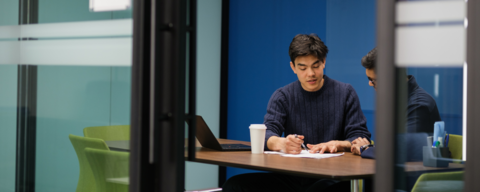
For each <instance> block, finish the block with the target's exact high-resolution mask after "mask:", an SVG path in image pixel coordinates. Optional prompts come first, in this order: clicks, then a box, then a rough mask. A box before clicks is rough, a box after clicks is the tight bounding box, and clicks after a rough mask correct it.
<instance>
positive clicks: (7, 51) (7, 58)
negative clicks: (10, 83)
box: [0, 41, 20, 64]
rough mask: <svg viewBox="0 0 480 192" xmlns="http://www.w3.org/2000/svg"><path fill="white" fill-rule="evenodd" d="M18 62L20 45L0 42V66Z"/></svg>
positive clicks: (11, 42)
mask: <svg viewBox="0 0 480 192" xmlns="http://www.w3.org/2000/svg"><path fill="white" fill-rule="evenodd" d="M19 61H20V43H19V42H18V41H0V64H18V63H19Z"/></svg>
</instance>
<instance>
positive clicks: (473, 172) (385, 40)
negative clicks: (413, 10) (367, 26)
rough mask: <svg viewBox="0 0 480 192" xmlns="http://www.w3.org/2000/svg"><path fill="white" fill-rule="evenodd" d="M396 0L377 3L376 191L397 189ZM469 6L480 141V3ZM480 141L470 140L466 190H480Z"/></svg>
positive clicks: (474, 116)
mask: <svg viewBox="0 0 480 192" xmlns="http://www.w3.org/2000/svg"><path fill="white" fill-rule="evenodd" d="M396 2H397V1H395V0H377V47H378V58H377V63H378V65H377V79H378V80H379V81H378V82H379V83H378V85H377V87H378V91H377V101H376V102H377V103H376V108H377V109H376V110H377V113H376V114H377V117H376V125H377V126H376V127H377V129H376V130H375V131H376V133H377V135H378V137H377V141H376V143H377V144H378V145H377V147H376V148H377V154H378V155H377V156H376V168H375V169H376V170H377V171H376V175H375V179H374V182H375V183H374V189H375V191H394V189H395V188H394V186H395V181H396V180H395V178H396V175H395V170H394V167H395V130H396V129H393V128H392V129H387V128H389V127H397V126H398V123H399V122H400V120H399V115H398V108H399V104H396V101H397V98H396V97H398V95H399V94H398V93H399V90H398V88H397V87H398V83H399V82H398V78H397V75H396V74H397V73H398V70H397V69H396V67H395V62H394V61H395V60H394V58H395V5H396ZM466 3H467V7H468V8H467V18H468V28H467V57H466V58H467V64H468V72H467V82H468V83H467V103H468V108H467V128H470V129H467V133H468V137H469V138H479V137H480V130H478V129H476V126H478V125H479V124H480V119H479V118H478V115H480V101H478V99H477V98H479V97H480V88H479V87H478V85H479V84H480V77H479V76H478V74H475V73H476V72H478V71H480V55H479V54H478V52H479V51H480V36H479V35H478V34H479V31H480V12H478V10H480V1H478V0H470V1H468V2H466ZM479 147H480V143H479V142H475V139H467V159H468V160H467V162H466V165H465V169H464V170H465V174H464V181H465V184H464V191H480V183H479V182H476V181H475V179H476V178H480V166H478V165H476V164H477V162H478V161H479V160H480V151H479V150H478V148H479Z"/></svg>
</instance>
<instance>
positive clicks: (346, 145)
mask: <svg viewBox="0 0 480 192" xmlns="http://www.w3.org/2000/svg"><path fill="white" fill-rule="evenodd" d="M339 142H340V147H341V148H342V149H343V151H345V152H350V148H351V147H352V143H350V141H339Z"/></svg>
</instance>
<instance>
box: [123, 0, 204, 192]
mask: <svg viewBox="0 0 480 192" xmlns="http://www.w3.org/2000/svg"><path fill="white" fill-rule="evenodd" d="M196 5H197V3H196V0H180V1H177V0H160V1H155V0H145V1H134V5H133V7H134V11H133V19H134V27H133V30H134V31H133V62H132V93H131V94H132V95H131V142H130V149H131V150H130V188H129V189H130V191H131V192H140V191H159V192H160V191H183V190H184V186H185V148H184V146H185V145H184V144H185V121H189V125H190V126H189V129H188V143H195V126H194V125H195V124H196V123H195V118H194V117H195V116H196V115H195V111H196V109H195V106H196V104H195V100H196V97H195V92H196V90H195V89H196V87H195V84H196V82H195V80H196V77H195V74H196V63H195V62H196V43H195V42H196ZM187 34H188V41H187ZM187 53H188V55H187ZM187 57H188V61H187ZM187 64H188V75H189V77H188V79H189V86H188V94H189V95H188V104H189V105H188V114H185V112H186V111H185V103H186V101H187V98H186V95H185V94H186V88H187V87H186V83H187V82H186V79H187V77H186V74H187V66H186V65H187ZM192 125H193V126H192ZM188 159H189V160H194V159H195V146H190V145H189V147H188Z"/></svg>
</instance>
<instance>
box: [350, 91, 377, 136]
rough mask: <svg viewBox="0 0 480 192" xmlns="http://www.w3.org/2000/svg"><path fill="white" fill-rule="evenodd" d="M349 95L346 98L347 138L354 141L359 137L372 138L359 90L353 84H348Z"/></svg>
mask: <svg viewBox="0 0 480 192" xmlns="http://www.w3.org/2000/svg"><path fill="white" fill-rule="evenodd" d="M347 90H348V95H347V100H346V105H345V107H346V109H345V113H346V118H345V138H347V139H346V140H348V141H350V142H352V141H353V140H355V139H356V138H358V137H362V138H367V139H368V140H370V136H371V134H370V132H369V131H368V129H367V120H366V119H365V116H364V115H363V112H362V109H361V107H360V100H359V99H358V96H357V92H355V89H353V87H352V86H351V85H348V88H347Z"/></svg>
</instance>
